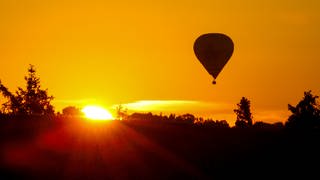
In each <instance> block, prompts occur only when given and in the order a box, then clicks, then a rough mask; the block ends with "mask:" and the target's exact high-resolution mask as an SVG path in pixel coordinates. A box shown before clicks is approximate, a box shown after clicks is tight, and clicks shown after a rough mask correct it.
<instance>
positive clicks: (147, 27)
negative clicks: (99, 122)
mask: <svg viewBox="0 0 320 180" xmlns="http://www.w3.org/2000/svg"><path fill="white" fill-rule="evenodd" d="M0 27H1V28H0V59H1V60H0V67H1V71H0V79H1V81H2V82H3V84H5V85H7V86H8V87H9V88H10V89H11V91H13V90H15V88H16V87H17V86H23V85H24V79H23V76H24V75H25V74H26V70H27V67H28V64H33V65H35V66H36V68H37V71H38V75H39V76H40V78H41V83H42V86H43V87H45V88H48V89H49V94H52V95H54V96H55V100H54V102H53V104H54V105H55V107H56V109H57V110H61V108H63V107H65V106H68V105H77V106H82V105H85V104H101V105H104V106H105V107H112V106H113V105H114V104H119V103H121V104H130V103H131V104H132V103H136V102H137V101H143V100H144V101H148V100H157V101H151V102H159V101H163V102H167V104H170V103H171V105H172V104H174V106H175V107H174V108H173V107H171V108H172V110H173V111H176V112H182V111H184V108H186V109H185V111H187V110H188V112H192V113H195V114H196V113H197V112H199V115H207V116H210V117H214V118H218V119H227V120H229V121H234V118H235V116H234V115H233V109H234V108H235V107H236V103H238V102H239V101H240V98H241V97H242V96H245V97H247V98H249V99H250V100H251V102H252V110H253V113H254V114H253V115H254V120H264V121H269V122H272V121H275V120H281V121H284V120H285V119H286V117H287V115H288V112H287V104H288V103H291V104H296V103H297V102H298V100H300V99H301V98H302V96H303V92H304V91H305V90H309V89H310V90H313V92H314V93H315V94H318V95H319V94H320V91H319V85H320V73H318V69H319V67H320V61H319V60H320V55H319V52H320V36H319V32H320V2H319V1H318V0H306V1H301V0H291V1H284V0H268V1H256V0H245V1H237V0H224V1H215V0H197V1H190V0H183V1H182V0H176V1H174V2H172V1H164V0H161V1H160V0H159V1H158V0H154V1H146V0H137V1H114V2H110V1H104V0H101V1H99V0H90V1H79V0H77V1H66V0H55V1H51V0H48V1H43V0H25V1H23V0H20V1H6V0H0ZM209 32H221V33H225V34H227V35H229V36H230V37H231V38H232V39H233V41H234V44H235V50H234V55H233V56H232V58H231V60H230V61H229V62H228V64H227V65H226V66H225V68H224V69H223V71H222V72H221V73H220V75H219V77H218V79H217V85H215V86H213V85H212V84H211V82H212V78H211V77H210V76H209V75H208V73H207V72H206V71H205V69H204V68H203V67H202V65H201V64H200V63H199V61H198V60H197V59H196V57H195V55H194V53H193V43H194V41H195V39H196V38H197V37H198V36H199V35H201V34H203V33H209ZM181 102H189V103H190V102H191V104H192V103H196V104H195V105H194V106H192V108H191V109H190V105H188V103H186V104H187V105H185V103H181ZM160 104H161V103H160ZM182 104H183V105H182ZM219 104H220V105H221V106H219ZM186 106H188V107H186ZM204 106H205V108H204ZM178 107H180V110H179V111H178V110H177V109H179V108H178ZM211 107H212V110H211ZM221 107H223V108H221ZM168 108H169V107H166V108H165V110H164V111H168ZM221 109H223V110H221Z"/></svg>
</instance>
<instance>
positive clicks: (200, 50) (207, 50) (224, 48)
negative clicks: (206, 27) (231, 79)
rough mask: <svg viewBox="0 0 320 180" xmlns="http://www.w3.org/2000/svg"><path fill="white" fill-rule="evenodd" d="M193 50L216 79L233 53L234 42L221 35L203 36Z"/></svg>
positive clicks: (214, 82) (198, 39)
mask: <svg viewBox="0 0 320 180" xmlns="http://www.w3.org/2000/svg"><path fill="white" fill-rule="evenodd" d="M193 50H194V52H195V54H196V56H197V58H198V59H199V61H200V62H201V64H202V65H203V66H204V68H205V69H206V70H207V71H208V73H209V74H210V75H211V76H212V77H213V79H214V80H213V82H212V83H213V84H216V81H215V80H216V78H217V77H218V75H219V73H220V72H221V70H222V69H223V67H224V66H225V65H226V63H227V62H228V60H229V59H230V57H231V56H232V53H233V42H232V40H231V39H230V38H229V37H228V36H226V35H224V34H220V33H209V34H203V35H201V36H200V37H198V38H197V40H196V41H195V42H194V46H193Z"/></svg>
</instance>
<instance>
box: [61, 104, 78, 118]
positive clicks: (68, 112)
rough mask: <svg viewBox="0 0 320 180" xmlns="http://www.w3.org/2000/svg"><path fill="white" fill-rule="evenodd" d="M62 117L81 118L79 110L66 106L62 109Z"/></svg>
mask: <svg viewBox="0 0 320 180" xmlns="http://www.w3.org/2000/svg"><path fill="white" fill-rule="evenodd" d="M62 115H64V116H82V115H83V113H82V112H81V110H80V109H79V108H77V107H75V106H67V107H65V108H63V109H62Z"/></svg>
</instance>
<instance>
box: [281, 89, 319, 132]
mask: <svg viewBox="0 0 320 180" xmlns="http://www.w3.org/2000/svg"><path fill="white" fill-rule="evenodd" d="M317 98H319V96H314V95H313V94H312V93H311V91H306V92H304V97H303V99H302V100H301V101H300V102H299V103H298V104H297V105H296V106H292V105H290V104H288V109H289V111H291V112H292V114H291V115H290V117H289V118H288V121H287V122H286V124H285V125H286V127H289V128H300V129H306V128H307V129H309V128H319V127H320V110H319V105H318V104H317Z"/></svg>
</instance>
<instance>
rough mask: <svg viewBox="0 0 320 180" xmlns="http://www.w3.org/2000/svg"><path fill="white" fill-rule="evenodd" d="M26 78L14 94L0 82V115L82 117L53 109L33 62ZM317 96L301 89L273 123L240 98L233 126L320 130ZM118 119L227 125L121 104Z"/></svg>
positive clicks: (75, 110)
mask: <svg viewBox="0 0 320 180" xmlns="http://www.w3.org/2000/svg"><path fill="white" fill-rule="evenodd" d="M24 79H25V81H26V86H25V88H21V87H18V89H17V90H16V91H15V93H12V92H11V91H9V89H8V88H7V87H6V86H4V85H3V84H2V82H1V81H0V93H1V94H2V96H3V98H4V99H6V102H4V103H2V106H1V109H0V117H1V118H2V119H3V118H5V117H8V116H10V117H12V116H14V117H17V116H19V117H21V116H48V115H49V116H55V117H82V116H83V114H82V112H81V110H80V109H79V108H77V107H74V106H68V107H66V108H64V109H63V110H62V113H60V112H58V113H55V112H54V107H53V105H52V104H51V102H52V100H53V99H54V97H53V96H51V95H48V90H47V89H42V88H41V85H40V78H39V77H37V75H36V70H35V68H34V66H33V65H30V66H29V68H28V74H27V76H25V77H24ZM317 98H319V97H318V96H316V95H313V94H312V92H311V91H306V92H304V97H303V98H302V100H301V101H300V102H299V103H298V104H297V105H295V106H294V105H290V104H288V110H289V111H290V112H291V115H290V116H289V117H288V120H287V121H286V122H285V124H283V123H281V122H277V123H274V124H270V123H266V122H262V121H256V122H253V116H252V113H251V109H250V106H251V104H250V101H249V100H248V99H247V98H246V97H242V98H241V100H240V102H239V103H238V104H237V108H236V109H234V113H235V114H236V115H237V119H236V123H235V127H236V128H251V127H253V128H282V127H287V128H291V129H292V128H293V129H319V128H320V105H319V104H318V102H317ZM117 120H123V121H130V122H144V123H148V122H152V123H171V124H192V125H195V126H202V127H217V128H230V125H229V124H228V122H227V121H226V120H213V119H204V118H202V117H195V116H194V115H192V114H183V115H175V114H170V115H168V116H167V115H162V114H160V115H154V114H152V113H133V114H128V113H127V111H126V110H124V109H123V107H122V106H121V105H120V106H119V107H118V108H117Z"/></svg>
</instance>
